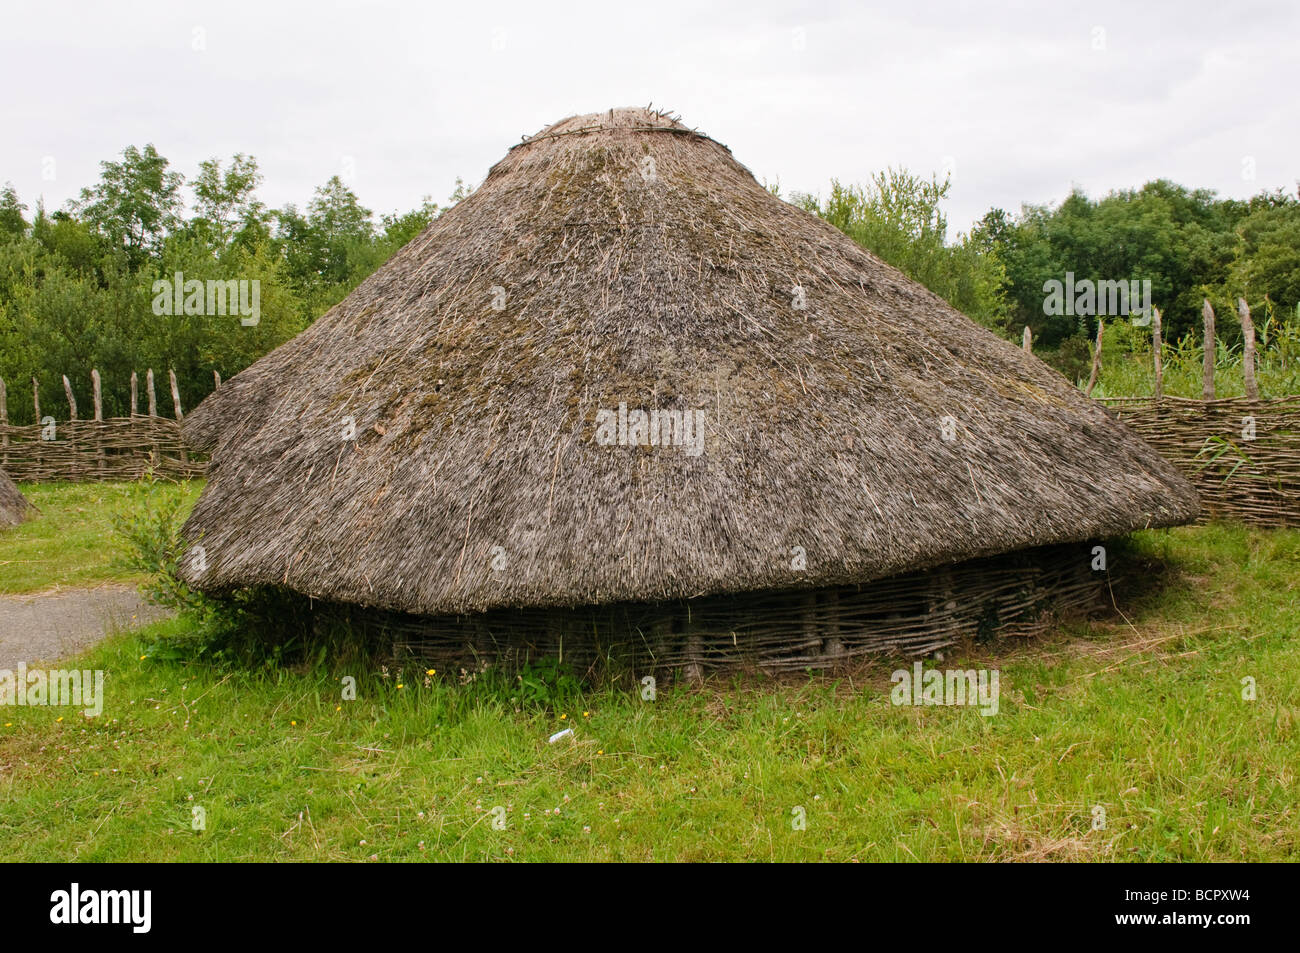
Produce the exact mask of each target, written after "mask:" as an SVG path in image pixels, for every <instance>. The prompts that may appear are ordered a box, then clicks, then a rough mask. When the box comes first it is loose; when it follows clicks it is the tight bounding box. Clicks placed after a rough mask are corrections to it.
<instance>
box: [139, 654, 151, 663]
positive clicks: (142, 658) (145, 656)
mask: <svg viewBox="0 0 1300 953" xmlns="http://www.w3.org/2000/svg"><path fill="white" fill-rule="evenodd" d="M148 657H149V656H147V655H141V656H140V661H141V662H143V661H144V660H145V659H147V658H148Z"/></svg>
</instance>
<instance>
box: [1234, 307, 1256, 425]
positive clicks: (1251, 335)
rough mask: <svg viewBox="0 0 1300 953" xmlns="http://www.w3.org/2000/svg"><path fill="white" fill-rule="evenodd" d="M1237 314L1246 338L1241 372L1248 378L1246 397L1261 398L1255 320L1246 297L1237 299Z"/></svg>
mask: <svg viewBox="0 0 1300 953" xmlns="http://www.w3.org/2000/svg"><path fill="white" fill-rule="evenodd" d="M1237 314H1238V315H1240V316H1241V336H1242V338H1244V339H1245V345H1244V346H1243V348H1242V355H1241V374H1242V376H1243V377H1244V378H1245V379H1246V399H1247V400H1259V385H1258V384H1256V383H1255V322H1254V321H1252V320H1251V319H1250V305H1248V304H1246V299H1245V298H1238V299H1237Z"/></svg>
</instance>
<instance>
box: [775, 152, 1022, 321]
mask: <svg viewBox="0 0 1300 953" xmlns="http://www.w3.org/2000/svg"><path fill="white" fill-rule="evenodd" d="M950 188H951V183H950V182H949V181H948V180H947V179H945V180H944V181H943V182H939V181H938V180H937V179H933V178H931V179H929V180H926V179H923V178H921V177H920V176H916V175H913V174H912V173H910V172H908V171H907V170H905V169H898V170H895V169H886V170H885V171H884V172H880V173H877V174H876V175H874V176H872V179H871V183H870V184H869V185H867V186H865V187H863V186H852V185H843V184H842V183H840V182H839V181H838V180H832V182H831V192H830V196H829V197H828V198H827V199H826V200H825V201H824V202H819V201H818V200H817V199H815V198H812V197H810V196H806V195H803V196H800V195H796V196H795V197H794V201H795V203H796V204H798V205H801V206H802V207H803V208H805V209H807V210H809V211H812V212H814V213H816V214H818V215H820V216H821V217H822V218H824V219H826V221H828V222H830V223H831V224H832V225H834V226H835V227H836V228H838V229H839V230H840V231H842V232H844V233H845V234H846V235H848V236H849V237H850V238H852V239H853V240H854V241H856V242H857V243H858V244H860V245H862V246H863V247H864V248H867V249H869V250H870V251H871V252H873V253H874V254H875V255H877V256H878V257H879V258H881V259H883V260H884V261H886V262H888V263H889V264H891V265H893V266H894V267H896V268H898V269H899V270H900V271H902V272H903V273H904V274H906V275H907V276H908V277H909V278H912V279H913V280H915V281H919V282H920V283H921V284H923V285H925V286H926V287H927V288H929V289H930V290H931V291H933V292H934V293H935V294H937V295H939V296H940V297H942V298H944V299H946V300H947V301H948V302H949V303H950V304H951V305H952V306H953V307H955V308H957V309H958V310H960V311H963V312H964V313H965V314H967V315H968V316H969V317H971V318H974V319H975V320H976V321H979V322H980V323H982V324H985V325H987V326H988V327H991V328H996V329H999V330H1005V328H1006V320H1007V308H1006V304H1005V302H1004V300H1003V285H1004V283H1005V280H1006V279H1005V274H1004V270H1003V267H1002V264H1001V263H1000V261H999V260H998V259H997V257H996V256H994V255H992V254H989V253H988V251H987V249H986V248H985V247H984V246H982V245H981V243H980V241H981V240H980V238H979V237H978V236H977V235H975V234H974V233H973V232H972V234H971V235H969V236H967V235H959V236H958V239H957V242H956V243H955V244H952V245H950V244H948V242H947V232H948V220H947V217H946V216H945V215H944V213H943V210H942V203H943V201H944V200H945V199H946V198H947V197H948V192H949V189H950Z"/></svg>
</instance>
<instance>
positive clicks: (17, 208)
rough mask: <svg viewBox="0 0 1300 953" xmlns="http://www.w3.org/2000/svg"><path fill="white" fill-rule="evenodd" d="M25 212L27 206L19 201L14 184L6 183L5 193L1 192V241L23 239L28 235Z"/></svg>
mask: <svg viewBox="0 0 1300 953" xmlns="http://www.w3.org/2000/svg"><path fill="white" fill-rule="evenodd" d="M25 211H27V206H26V205H24V204H23V203H22V202H20V201H18V192H17V191H16V190H15V189H14V186H13V183H12V182H7V183H5V187H4V191H3V192H0V241H9V240H11V239H14V238H21V237H22V236H23V235H25V234H27V219H25V218H23V212H25Z"/></svg>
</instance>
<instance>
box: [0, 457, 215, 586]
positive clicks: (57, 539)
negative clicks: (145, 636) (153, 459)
mask: <svg viewBox="0 0 1300 953" xmlns="http://www.w3.org/2000/svg"><path fill="white" fill-rule="evenodd" d="M19 489H21V490H22V493H23V495H24V496H25V497H27V499H28V500H29V501H30V502H31V503H32V504H33V505H34V506H36V508H37V509H39V510H40V515H39V516H38V517H37V518H36V519H32V520H29V521H27V522H26V523H24V524H22V525H21V526H18V527H15V528H13V529H11V530H7V531H5V532H3V533H0V594H12V593H20V592H39V591H41V590H43V589H53V588H55V587H62V588H67V587H69V586H97V585H102V584H103V583H107V582H112V583H137V582H140V581H142V577H141V576H139V575H137V574H135V573H132V572H130V571H129V570H127V569H124V568H122V566H120V565H118V561H119V557H120V556H121V553H122V549H121V546H120V544H119V543H118V541H117V539H116V538H115V536H114V533H113V514H114V513H117V512H121V511H123V510H124V509H127V508H129V507H131V506H132V505H133V501H134V498H135V496H136V495H137V494H138V493H139V488H138V487H137V485H136V484H133V483H24V484H23V485H22V486H21V487H19ZM202 489H203V483H202V481H200V480H194V481H189V482H183V483H170V484H161V485H160V487H159V492H160V493H162V494H165V495H173V496H180V497H181V498H183V499H184V500H185V501H186V505H187V506H189V505H193V503H194V501H195V500H197V499H198V497H199V492H200V491H201V490H202Z"/></svg>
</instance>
